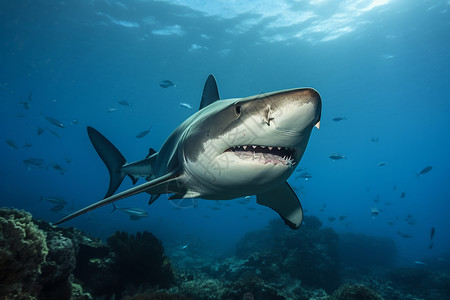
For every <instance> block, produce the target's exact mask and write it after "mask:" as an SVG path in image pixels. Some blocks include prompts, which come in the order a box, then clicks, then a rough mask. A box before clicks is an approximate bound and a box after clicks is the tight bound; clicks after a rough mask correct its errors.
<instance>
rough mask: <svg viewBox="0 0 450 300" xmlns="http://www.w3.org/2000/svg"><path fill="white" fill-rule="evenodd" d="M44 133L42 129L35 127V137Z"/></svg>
mask: <svg viewBox="0 0 450 300" xmlns="http://www.w3.org/2000/svg"><path fill="white" fill-rule="evenodd" d="M43 133H44V129H43V128H41V127H36V134H37V135H41V134H43Z"/></svg>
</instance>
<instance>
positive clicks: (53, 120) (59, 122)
mask: <svg viewBox="0 0 450 300" xmlns="http://www.w3.org/2000/svg"><path fill="white" fill-rule="evenodd" d="M43 117H44V119H46V120H47V121H48V122H49V123H50V124H52V125H54V126H56V127H59V128H64V124H63V123H62V122H61V121H59V120H57V119H55V118H51V117H47V116H43Z"/></svg>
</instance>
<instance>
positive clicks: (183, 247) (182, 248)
mask: <svg viewBox="0 0 450 300" xmlns="http://www.w3.org/2000/svg"><path fill="white" fill-rule="evenodd" d="M187 247H189V244H186V245H183V246H181V247H180V250H184V249H186V248H187Z"/></svg>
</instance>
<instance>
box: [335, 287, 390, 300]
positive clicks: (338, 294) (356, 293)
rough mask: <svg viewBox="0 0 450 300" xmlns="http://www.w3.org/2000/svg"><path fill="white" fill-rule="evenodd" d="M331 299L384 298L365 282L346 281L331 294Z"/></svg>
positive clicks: (371, 299) (368, 299)
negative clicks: (351, 282)
mask: <svg viewBox="0 0 450 300" xmlns="http://www.w3.org/2000/svg"><path fill="white" fill-rule="evenodd" d="M329 300H383V298H382V297H381V296H380V295H378V294H377V293H375V292H374V291H373V290H372V289H371V288H369V287H367V286H366V285H364V284H349V283H345V284H343V285H341V286H340V287H339V289H337V290H336V291H335V292H334V293H333V294H332V295H331V297H330V299H329Z"/></svg>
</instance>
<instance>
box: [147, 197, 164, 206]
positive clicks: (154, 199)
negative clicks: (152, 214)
mask: <svg viewBox="0 0 450 300" xmlns="http://www.w3.org/2000/svg"><path fill="white" fill-rule="evenodd" d="M159 196H161V194H151V195H150V200H148V205H150V204H152V203H153V202H155V201H156V199H158V198H159Z"/></svg>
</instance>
